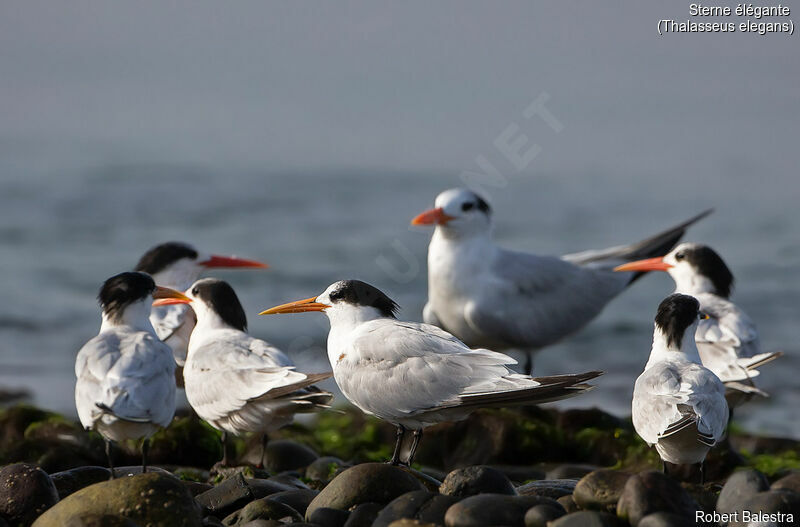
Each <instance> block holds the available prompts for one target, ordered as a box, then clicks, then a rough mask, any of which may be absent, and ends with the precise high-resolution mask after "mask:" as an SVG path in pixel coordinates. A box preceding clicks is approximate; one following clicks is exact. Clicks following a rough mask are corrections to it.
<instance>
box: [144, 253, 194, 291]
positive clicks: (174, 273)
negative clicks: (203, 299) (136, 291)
mask: <svg viewBox="0 0 800 527" xmlns="http://www.w3.org/2000/svg"><path fill="white" fill-rule="evenodd" d="M202 272H203V267H202V266H200V265H197V263H195V262H194V260H189V259H188V258H183V259H181V260H178V261H177V262H175V263H174V264H172V265H171V266H169V267H167V268H166V269H164V270H163V271H161V272H158V273H155V274H154V275H153V280H154V281H155V283H156V284H158V285H160V286H163V287H170V288H172V289H175V290H177V291H186V290H187V289H188V288H189V286H190V285H192V284H193V283H194V282H195V281H196V280H197V279H198V278H199V277H200V274H201V273H202Z"/></svg>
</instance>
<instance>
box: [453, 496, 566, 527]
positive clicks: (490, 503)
mask: <svg viewBox="0 0 800 527" xmlns="http://www.w3.org/2000/svg"><path fill="white" fill-rule="evenodd" d="M540 504H548V505H551V506H553V507H558V502H556V501H555V500H552V499H550V498H543V497H540V496H508V495H505V494H479V495H478V496H470V497H469V498H464V499H463V500H461V501H459V502H458V503H456V504H454V505H453V506H451V507H450V508H449V509H447V513H446V514H445V517H444V520H445V525H446V526H447V527H483V526H486V525H524V524H525V514H526V513H527V512H528V510H529V509H530V508H532V507H535V506H536V505H540Z"/></svg>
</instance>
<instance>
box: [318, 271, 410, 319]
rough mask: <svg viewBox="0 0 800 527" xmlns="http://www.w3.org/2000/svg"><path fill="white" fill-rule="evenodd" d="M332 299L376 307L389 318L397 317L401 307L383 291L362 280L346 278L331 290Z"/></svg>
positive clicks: (333, 300)
mask: <svg viewBox="0 0 800 527" xmlns="http://www.w3.org/2000/svg"><path fill="white" fill-rule="evenodd" d="M330 299H331V301H332V302H337V301H344V302H349V303H350V304H355V305H357V306H370V307H374V308H375V309H377V310H378V311H380V312H381V315H383V316H384V317H387V318H397V316H396V314H397V311H398V310H399V309H400V306H398V305H397V303H396V302H395V301H394V300H392V299H391V298H389V297H388V296H386V294H385V293H384V292H383V291H381V290H380V289H378V288H377V287H373V286H371V285H369V284H368V283H366V282H362V281H361V280H344V281H343V282H342V285H341V286H340V287H339V288H337V289H336V290H334V291H333V292H331V294H330Z"/></svg>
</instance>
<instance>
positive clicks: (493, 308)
mask: <svg viewBox="0 0 800 527" xmlns="http://www.w3.org/2000/svg"><path fill="white" fill-rule="evenodd" d="M492 275H493V277H494V282H492V283H490V284H487V286H486V287H485V288H484V289H482V290H481V292H480V296H479V298H478V299H477V300H475V301H473V302H470V303H468V304H467V305H466V306H465V318H466V320H467V322H468V323H469V324H470V325H471V326H472V327H473V329H474V330H475V331H476V332H478V333H481V334H484V335H494V336H499V337H501V338H502V340H503V341H504V342H506V343H507V345H508V346H519V347H533V348H538V347H542V346H545V345H547V344H551V343H553V342H556V341H558V340H560V339H561V338H563V337H565V336H567V335H569V334H570V333H573V332H575V331H577V330H579V329H580V328H582V327H583V326H584V325H586V324H587V323H588V322H589V321H590V320H592V319H593V318H594V317H595V316H597V315H598V314H599V313H600V311H601V310H602V309H603V307H605V305H606V304H607V303H608V302H609V301H610V300H611V299H612V298H614V297H615V296H616V295H617V294H619V293H620V292H621V291H622V290H624V289H625V286H626V284H627V283H628V281H629V278H628V277H625V276H620V273H613V272H611V271H607V270H601V269H590V268H586V267H581V266H578V265H575V264H573V263H570V262H567V261H565V260H562V259H560V258H555V257H541V256H535V255H529V254H524V253H516V252H510V251H501V252H500V253H499V254H498V256H497V258H496V259H495V260H494V262H493V265H492Z"/></svg>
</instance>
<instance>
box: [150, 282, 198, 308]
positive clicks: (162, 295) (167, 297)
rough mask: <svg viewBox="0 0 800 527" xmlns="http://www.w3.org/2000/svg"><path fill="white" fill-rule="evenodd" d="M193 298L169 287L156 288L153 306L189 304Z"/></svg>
mask: <svg viewBox="0 0 800 527" xmlns="http://www.w3.org/2000/svg"><path fill="white" fill-rule="evenodd" d="M191 301H192V299H191V298H189V297H188V296H186V295H184V294H183V293H181V292H180V291H175V290H174V289H170V288H169V287H161V286H160V285H158V286H156V290H155V291H153V305H154V306H171V305H173V304H189V303H190V302H191Z"/></svg>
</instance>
